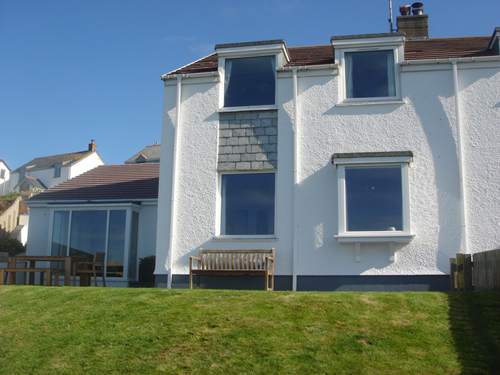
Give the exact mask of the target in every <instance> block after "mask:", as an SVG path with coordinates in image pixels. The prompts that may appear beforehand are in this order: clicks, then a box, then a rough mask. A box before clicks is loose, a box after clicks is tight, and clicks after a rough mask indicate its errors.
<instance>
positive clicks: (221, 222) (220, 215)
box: [216, 170, 277, 239]
mask: <svg viewBox="0 0 500 375" xmlns="http://www.w3.org/2000/svg"><path fill="white" fill-rule="evenodd" d="M237 174H254V175H257V174H273V175H274V223H273V232H274V233H273V234H223V232H224V230H223V228H224V226H225V212H224V207H223V206H224V203H223V202H224V200H225V199H224V196H223V176H225V175H237ZM276 198H277V173H276V170H259V171H240V172H222V173H219V176H218V194H217V218H216V223H217V227H216V233H217V236H216V238H217V239H275V238H276V236H277V234H276V229H277V225H276V219H277V209H276Z"/></svg>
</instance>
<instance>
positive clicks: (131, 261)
mask: <svg viewBox="0 0 500 375" xmlns="http://www.w3.org/2000/svg"><path fill="white" fill-rule="evenodd" d="M138 242H139V213H138V212H135V211H133V212H132V235H131V239H130V251H129V255H128V279H129V280H136V279H137V244H138Z"/></svg>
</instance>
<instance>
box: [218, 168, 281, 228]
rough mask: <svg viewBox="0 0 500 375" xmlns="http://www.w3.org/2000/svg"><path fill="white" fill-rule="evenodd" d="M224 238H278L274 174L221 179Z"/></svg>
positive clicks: (226, 175) (227, 176) (241, 174)
mask: <svg viewBox="0 0 500 375" xmlns="http://www.w3.org/2000/svg"><path fill="white" fill-rule="evenodd" d="M220 233H221V235H227V236H272V235H274V234H275V173H234V174H223V175H221V230H220Z"/></svg>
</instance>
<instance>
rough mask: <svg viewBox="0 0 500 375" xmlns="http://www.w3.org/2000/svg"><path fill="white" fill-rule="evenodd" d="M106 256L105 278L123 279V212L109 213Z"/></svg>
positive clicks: (114, 211)
mask: <svg viewBox="0 0 500 375" xmlns="http://www.w3.org/2000/svg"><path fill="white" fill-rule="evenodd" d="M109 215H110V216H109V235H108V254H107V257H106V277H123V263H124V259H125V221H126V219H127V212H126V211H125V210H112V211H110V213H109Z"/></svg>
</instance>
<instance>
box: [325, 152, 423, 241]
mask: <svg viewBox="0 0 500 375" xmlns="http://www.w3.org/2000/svg"><path fill="white" fill-rule="evenodd" d="M411 160H412V153H411V152H393V153H363V154H335V155H334V157H333V163H334V164H336V166H337V182H338V207H339V212H338V218H339V234H338V236H336V237H337V239H338V240H339V241H340V242H342V241H349V242H364V241H385V240H387V241H388V242H391V241H397V242H409V241H411V239H412V238H413V236H412V235H411V230H410V212H409V211H410V203H409V183H408V166H409V163H410V162H411Z"/></svg>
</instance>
